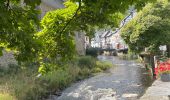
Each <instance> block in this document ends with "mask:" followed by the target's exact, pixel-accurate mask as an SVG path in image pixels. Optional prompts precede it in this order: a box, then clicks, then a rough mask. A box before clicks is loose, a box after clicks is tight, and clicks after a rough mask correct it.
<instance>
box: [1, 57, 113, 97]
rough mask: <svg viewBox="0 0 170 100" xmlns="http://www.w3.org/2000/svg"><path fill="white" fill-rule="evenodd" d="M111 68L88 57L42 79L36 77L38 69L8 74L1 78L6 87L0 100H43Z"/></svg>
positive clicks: (78, 59) (27, 69)
mask: <svg viewBox="0 0 170 100" xmlns="http://www.w3.org/2000/svg"><path fill="white" fill-rule="evenodd" d="M111 66H112V65H111V64H110V63H108V62H101V61H98V60H97V59H96V58H93V57H90V56H86V57H78V58H77V59H75V60H74V61H72V62H70V63H67V64H65V65H64V66H63V67H61V68H57V70H53V71H50V72H48V73H47V74H45V75H43V76H41V77H36V76H37V74H38V73H37V68H26V69H22V70H18V71H19V72H17V73H16V72H15V73H12V74H11V73H10V74H9V73H7V74H6V75H4V76H3V77H0V80H2V81H1V82H0V87H5V88H2V90H3V91H0V100H42V99H44V98H47V97H48V96H49V95H50V94H54V93H56V92H61V91H62V90H63V89H65V88H67V87H69V86H70V85H71V84H72V83H75V82H77V81H79V80H82V79H85V78H88V77H89V76H91V75H93V73H97V72H101V71H103V70H106V69H108V68H110V67H111ZM10 68H14V67H10ZM13 70H15V69H13ZM0 89H1V88H0ZM4 91H5V92H4ZM4 93H5V94H4ZM14 97H15V99H14ZM1 98H2V99H1Z"/></svg>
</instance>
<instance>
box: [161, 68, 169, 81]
mask: <svg viewBox="0 0 170 100" xmlns="http://www.w3.org/2000/svg"><path fill="white" fill-rule="evenodd" d="M160 79H161V81H163V82H169V81H170V70H167V71H163V72H161V73H160Z"/></svg>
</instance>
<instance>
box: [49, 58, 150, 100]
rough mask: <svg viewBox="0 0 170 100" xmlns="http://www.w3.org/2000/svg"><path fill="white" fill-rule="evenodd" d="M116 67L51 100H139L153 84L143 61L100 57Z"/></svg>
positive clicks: (70, 88) (73, 86)
mask: <svg viewBox="0 0 170 100" xmlns="http://www.w3.org/2000/svg"><path fill="white" fill-rule="evenodd" d="M98 59H100V60H104V61H110V62H112V63H113V65H114V66H113V67H112V68H110V69H109V70H107V71H106V72H104V73H100V74H98V75H96V76H94V77H91V78H89V79H86V80H83V81H81V82H78V83H75V84H73V85H72V86H71V87H69V88H67V89H65V90H64V91H63V93H62V95H61V96H59V97H56V96H52V97H51V99H50V100H137V99H139V98H140V97H141V96H142V95H143V94H144V92H145V90H146V89H147V88H148V87H149V86H150V85H151V84H152V79H151V77H150V75H149V74H148V73H147V71H146V70H145V68H144V67H143V66H142V64H140V63H137V62H136V61H134V60H123V59H120V58H118V57H114V56H99V57H98Z"/></svg>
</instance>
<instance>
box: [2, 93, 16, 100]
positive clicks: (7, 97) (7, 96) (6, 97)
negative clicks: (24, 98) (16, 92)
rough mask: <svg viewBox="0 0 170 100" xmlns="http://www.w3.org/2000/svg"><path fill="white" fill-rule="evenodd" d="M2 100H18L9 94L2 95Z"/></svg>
mask: <svg viewBox="0 0 170 100" xmlns="http://www.w3.org/2000/svg"><path fill="white" fill-rule="evenodd" d="M0 100H16V99H15V98H14V97H13V96H11V95H10V94H8V93H1V94H0Z"/></svg>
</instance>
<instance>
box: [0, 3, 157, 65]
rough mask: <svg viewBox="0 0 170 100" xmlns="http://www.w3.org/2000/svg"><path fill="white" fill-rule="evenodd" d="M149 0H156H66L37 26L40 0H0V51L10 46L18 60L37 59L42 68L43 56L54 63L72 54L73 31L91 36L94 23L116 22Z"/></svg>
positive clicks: (112, 25)
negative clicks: (83, 32)
mask: <svg viewBox="0 0 170 100" xmlns="http://www.w3.org/2000/svg"><path fill="white" fill-rule="evenodd" d="M151 1H155V0H119V1H114V0H67V1H66V3H65V6H66V7H65V8H63V9H57V10H56V11H51V12H48V13H47V14H46V15H45V17H44V18H43V19H42V21H41V28H39V21H38V13H39V12H38V11H37V10H36V6H38V5H39V4H40V0H1V1H0V21H1V23H0V33H1V34H0V43H1V44H0V46H1V47H2V48H1V50H0V51H2V50H3V49H4V48H8V49H11V50H13V51H15V55H16V58H17V60H18V61H38V62H40V64H41V68H43V67H44V66H46V65H45V63H44V61H46V60H44V59H46V58H47V59H50V60H51V61H52V62H50V63H53V64H54V65H55V63H56V62H57V63H59V62H60V63H61V62H62V61H66V60H68V59H71V58H72V57H73V56H74V52H75V51H74V47H75V45H74V40H73V34H74V32H75V31H80V30H83V31H86V32H87V35H89V36H93V34H91V32H92V30H94V27H96V26H99V27H103V26H111V27H114V26H116V25H118V23H119V22H120V21H121V18H122V17H121V15H122V13H124V12H125V11H126V9H128V8H129V6H130V5H134V6H135V7H136V8H141V7H143V6H144V5H145V4H146V3H148V2H151ZM38 30H41V31H40V32H38Z"/></svg>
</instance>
